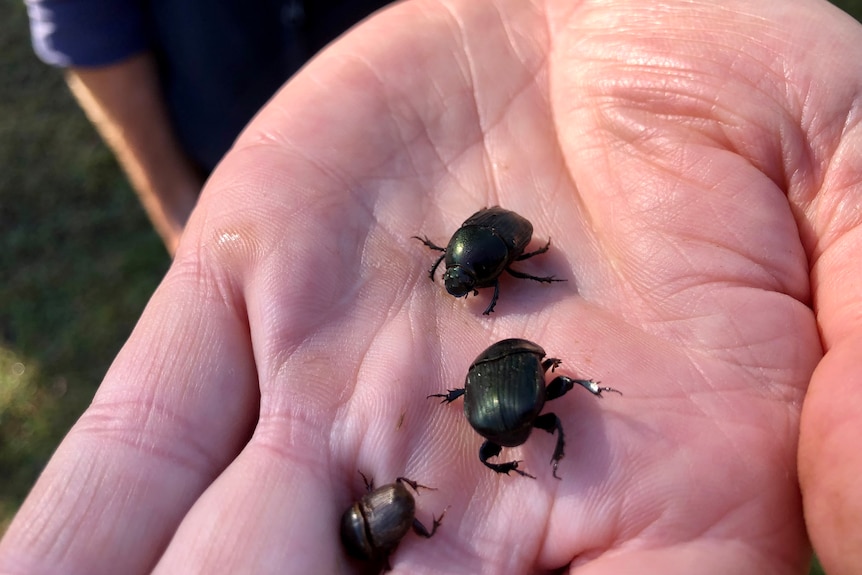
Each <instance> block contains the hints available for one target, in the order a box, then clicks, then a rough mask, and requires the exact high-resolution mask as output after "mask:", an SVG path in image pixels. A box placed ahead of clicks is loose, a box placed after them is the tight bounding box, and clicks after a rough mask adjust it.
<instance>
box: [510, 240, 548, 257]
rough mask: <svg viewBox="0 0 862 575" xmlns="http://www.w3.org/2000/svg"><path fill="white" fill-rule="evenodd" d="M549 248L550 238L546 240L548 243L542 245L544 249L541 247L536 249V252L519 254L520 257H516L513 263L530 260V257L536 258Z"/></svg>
mask: <svg viewBox="0 0 862 575" xmlns="http://www.w3.org/2000/svg"><path fill="white" fill-rule="evenodd" d="M549 247H551V238H548V243H546V244H545V245H544V247H541V248H539V249H537V250H536V251H533V252H530V253H526V254H521V255H519V256H518V257H516V258H515V261H516V262H519V261H522V260H526V259H529V258H531V257H533V256H537V255H539V254H543V253H545V252H546V251H548V248H549Z"/></svg>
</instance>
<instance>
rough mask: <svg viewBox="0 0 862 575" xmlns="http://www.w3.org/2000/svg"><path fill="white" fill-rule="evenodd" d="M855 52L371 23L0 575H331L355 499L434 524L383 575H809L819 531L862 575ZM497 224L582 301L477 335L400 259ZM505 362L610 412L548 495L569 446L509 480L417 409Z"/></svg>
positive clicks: (575, 30) (206, 228) (284, 96)
mask: <svg viewBox="0 0 862 575" xmlns="http://www.w3.org/2000/svg"><path fill="white" fill-rule="evenodd" d="M859 46H862V29H860V27H859V25H858V24H856V23H855V22H854V21H853V20H852V19H851V18H850V17H848V16H846V15H844V14H842V13H841V12H840V11H838V10H837V9H835V8H833V7H831V6H829V5H828V4H826V3H825V2H815V1H813V0H811V1H809V0H797V1H795V2H785V1H780V2H778V1H776V2H763V1H758V2H754V1H752V2H741V1H733V0H731V1H730V2H689V1H686V2H682V1H675V0H668V1H666V2H661V3H654V2H643V1H642V0H630V1H628V2H622V1H620V2H586V1H584V2H573V1H571V0H559V1H552V0H548V1H547V2H528V1H525V0H500V1H497V2H490V1H481V0H460V1H456V0H452V1H449V2H440V1H431V0H428V1H425V0H412V1H411V0H408V2H406V3H404V4H401V5H397V6H395V7H393V8H392V9H390V10H387V11H386V12H384V13H382V14H379V15H378V16H376V17H374V18H372V19H371V20H370V21H367V22H366V23H364V24H362V25H360V26H359V27H358V28H356V29H355V30H354V31H352V32H351V33H349V34H348V36H347V37H345V38H343V39H342V40H340V41H338V42H336V43H335V44H334V45H332V46H330V47H329V48H328V49H327V50H326V51H325V52H324V53H323V54H322V55H321V56H319V57H318V58H317V59H315V60H314V61H313V62H311V63H310V64H309V65H308V66H307V67H306V68H305V69H304V70H303V71H302V72H300V73H299V75H297V76H296V77H295V78H294V79H293V80H291V81H290V82H289V83H288V84H287V85H286V86H285V87H284V89H282V90H281V91H280V92H279V93H278V94H277V95H276V96H274V98H273V99H272V100H271V101H270V103H269V104H268V105H267V106H266V108H264V109H263V111H262V112H261V113H260V114H259V115H258V116H257V117H256V118H255V119H254V121H253V122H252V124H251V125H250V126H249V127H248V128H247V129H246V131H245V132H244V133H243V135H242V136H241V137H240V138H239V140H238V141H237V143H236V145H235V146H234V148H233V150H232V151H231V152H230V153H229V155H228V156H227V157H226V158H225V160H224V162H223V163H222V164H221V165H220V166H219V168H218V169H217V170H216V173H215V174H214V175H213V177H212V178H211V179H210V180H209V182H208V183H207V185H206V188H205V190H204V193H203V196H202V197H201V199H200V202H199V203H198V205H197V207H196V208H195V211H194V212H193V214H192V217H191V219H190V221H189V224H188V227H187V229H186V231H185V232H184V234H183V237H182V240H181V242H180V245H179V248H178V251H177V254H176V258H175V261H174V263H173V266H172V267H171V269H170V271H169V272H168V274H167V276H166V278H165V280H164V282H163V283H162V285H161V286H160V287H159V289H158V290H157V292H156V293H155V295H154V297H153V298H152V301H151V302H150V304H149V305H148V307H147V309H146V311H145V312H144V314H143V316H142V318H141V320H140V322H139V324H138V326H137V328H136V329H135V331H134V333H133V334H132V336H131V338H130V339H129V341H128V343H127V344H126V345H125V347H124V348H123V350H122V351H121V353H120V354H119V356H118V357H117V359H116V361H115V362H114V364H113V365H112V367H111V368H110V370H109V372H108V373H107V375H106V377H105V380H104V383H103V384H102V386H101V387H100V389H99V392H98V394H97V396H96V398H95V400H94V402H93V404H92V406H91V407H90V408H89V409H88V411H87V412H86V414H85V415H84V416H83V417H82V418H81V420H80V421H79V422H78V423H77V424H76V425H75V427H74V428H73V429H72V431H71V432H70V434H69V435H68V436H67V437H66V439H65V440H64V441H63V443H62V445H61V446H60V448H59V449H58V451H57V452H56V454H55V455H54V457H53V458H52V460H51V461H50V463H49V464H48V466H47V468H46V469H45V471H44V473H43V474H42V477H41V478H40V480H39V482H38V483H37V485H36V486H35V488H34V490H33V491H32V493H31V494H30V496H29V498H28V499H27V501H26V502H25V504H24V506H23V507H22V509H21V511H20V512H19V513H18V515H17V517H16V519H15V520H14V522H13V523H12V525H11V526H10V528H9V530H8V532H7V533H6V536H5V538H4V539H3V541H2V543H0V573H14V574H20V573H28V574H29V573H36V574H39V573H49V572H54V573H56V572H62V573H86V574H88V575H93V574H101V573H105V574H108V573H124V574H138V573H141V574H143V573H149V572H151V571H154V572H155V573H190V572H191V573H195V572H199V573H340V572H345V573H349V572H352V570H353V569H354V568H355V564H354V563H350V562H348V560H347V558H346V556H345V554H344V553H343V551H342V549H341V546H340V542H339V518H340V516H341V514H342V513H343V511H344V510H345V509H347V507H348V506H349V505H350V504H351V502H353V501H355V500H356V499H357V498H359V497H361V496H362V493H363V490H362V486H361V484H360V483H359V482H358V479H357V470H362V471H363V473H366V474H368V475H369V476H373V477H375V478H377V479H378V480H379V481H381V482H385V481H392V479H393V478H395V477H399V476H406V477H410V478H411V479H413V480H415V481H418V482H419V483H421V484H423V485H431V486H434V487H435V488H436V490H435V491H428V492H423V493H422V495H421V497H417V515H418V516H420V517H422V518H427V517H430V516H432V514H435V513H439V512H440V510H442V509H447V512H446V518H445V521H444V522H443V524H442V525H441V526H440V528H439V529H438V532H437V533H436V534H435V536H434V537H433V538H432V539H430V540H425V539H424V538H421V537H413V536H409V537H405V538H404V540H403V541H402V543H401V545H400V546H399V547H398V549H397V551H396V552H395V553H394V554H393V555H392V556H391V557H390V558H389V559H390V562H391V565H392V567H393V571H394V572H395V573H418V574H430V573H440V574H442V573H447V574H460V573H463V574H468V573H469V574H475V573H488V574H497V573H530V574H532V573H545V572H549V571H552V570H557V569H562V570H563V571H564V572H566V571H571V572H576V573H578V574H579V575H580V574H584V575H601V574H620V573H640V574H647V575H649V574H653V573H654V574H662V575H667V574H671V573H686V574H688V573H698V574H722V575H724V574H727V573H757V574H767V575H768V574H776V575H778V574H781V575H785V574H788V573H799V574H803V573H805V572H806V571H807V564H808V561H809V557H810V547H809V542H808V537H807V535H806V526H805V523H804V522H803V509H804V516H805V518H806V519H807V522H808V530H809V533H810V537H811V540H812V541H813V543H814V545H815V546H816V548H817V551H818V553H819V554H820V556H821V559H822V562H823V564H824V567H825V568H826V570H827V572H828V573H829V574H830V575H843V574H850V573H860V572H862V544H860V541H862V520H860V515H862V513H860V511H862V488H860V487H859V484H858V477H859V476H860V475H862V450H860V449H859V443H858V441H859V439H858V438H859V437H860V436H862V385H860V382H862V381H861V380H862V363H860V362H862V354H860V353H859V350H860V349H862V345H860V342H862V328H860V318H862V313H860V293H862V281H860V278H862V257H859V256H860V253H862V234H860V233H859V223H860V221H862V220H860V211H859V206H860V205H862V203H860V197H859V196H860V184H859V182H860V181H862V174H860V169H862V152H860V150H862V131H860V129H859V122H858V119H859V118H860V117H862V116H860V109H859V101H860V100H859V94H860V93H862V92H860V86H862V66H860V65H859V63H858V58H852V57H850V55H851V54H856V53H858V51H859ZM492 205H500V206H503V207H506V208H507V209H511V210H514V211H516V212H518V213H519V214H521V215H523V216H524V217H526V218H528V219H529V220H530V221H531V222H532V224H533V226H534V228H535V229H536V230H540V231H541V234H540V236H541V237H537V238H535V239H534V241H533V242H532V243H531V245H530V246H528V248H527V250H528V251H529V250H534V249H537V248H539V247H541V245H543V242H542V241H541V240H544V239H545V238H548V237H551V238H553V245H552V246H551V249H550V250H549V251H548V252H547V253H546V254H545V255H543V256H542V257H541V258H534V259H531V260H529V261H526V262H523V263H522V268H519V269H523V271H524V272H526V273H534V274H537V275H554V276H556V277H559V278H564V279H567V280H568V281H566V282H564V283H559V284H554V285H553V286H543V285H538V284H536V283H535V282H525V281H520V280H517V279H515V278H511V277H508V276H506V275H505V274H504V276H503V277H502V280H501V282H502V284H503V287H502V289H503V290H505V292H504V293H505V299H503V302H504V303H505V306H503V305H502V304H501V305H500V306H499V307H498V309H497V310H496V311H495V313H494V314H493V315H492V316H491V317H484V316H482V311H483V309H485V306H486V305H487V301H488V300H487V299H486V298H488V297H489V296H490V294H488V293H487V292H488V291H490V290H484V291H483V292H482V293H481V294H480V296H477V297H470V298H467V299H466V300H465V299H458V298H453V297H452V296H450V295H449V294H448V293H446V290H445V288H444V287H443V286H442V285H441V284H440V283H439V282H438V283H432V282H430V281H428V265H429V251H428V249H427V248H426V247H425V246H423V245H421V244H420V243H419V242H417V241H416V240H413V239H411V236H414V235H417V234H427V235H428V237H431V238H444V239H443V240H441V241H445V238H448V237H450V236H451V234H452V230H455V229H457V228H458V226H459V225H460V224H461V222H463V221H464V219H465V218H466V217H468V216H469V215H470V214H472V213H474V212H475V211H476V210H478V209H481V208H482V207H484V206H492ZM508 337H521V338H526V339H529V340H531V341H535V342H540V343H541V345H542V347H543V348H544V349H546V350H548V352H549V353H552V354H553V356H554V357H560V358H563V359H564V363H563V364H562V365H560V366H559V367H558V368H557V370H556V373H558V374H563V375H567V376H569V377H573V378H580V377H583V378H587V379H590V378H594V379H596V380H601V382H602V384H603V385H608V386H611V387H613V388H615V389H619V390H621V391H623V392H624V394H625V395H623V396H618V395H613V396H611V397H609V398H606V399H604V400H597V399H596V398H594V397H590V396H589V395H587V394H584V393H581V394H576V393H570V394H567V395H566V396H565V397H561V398H559V399H557V400H555V401H554V405H553V407H554V409H553V411H554V413H556V414H557V415H558V416H559V418H560V420H561V422H562V425H563V426H564V427H565V430H566V450H565V458H563V459H562V460H561V461H560V463H559V476H560V477H561V478H562V479H561V480H559V481H558V480H557V479H555V478H553V477H552V475H551V473H550V470H549V461H548V458H549V457H548V456H549V453H551V452H552V451H553V449H554V447H553V446H554V438H553V437H552V436H550V435H548V434H545V433H541V434H539V433H535V434H533V436H532V437H531V439H530V441H528V442H527V443H525V444H524V445H521V446H518V447H513V448H504V449H503V453H502V454H501V461H509V460H522V461H523V466H524V469H529V470H535V471H540V470H541V471H542V473H538V472H536V473H535V475H536V476H537V477H536V479H530V478H527V477H521V476H516V475H515V474H511V475H510V476H506V475H501V474H497V473H494V472H493V471H491V470H489V469H487V468H486V467H485V466H483V465H482V464H481V463H480V462H479V461H478V459H477V450H478V448H479V445H480V443H481V438H480V437H479V436H478V435H477V434H476V433H475V432H474V431H473V429H472V428H470V426H469V424H468V423H467V421H466V420H465V418H464V414H463V410H462V407H461V405H460V404H452V405H445V406H441V405H439V403H438V402H437V401H436V400H433V399H432V400H426V396H428V395H430V394H434V393H440V392H442V391H443V390H446V389H452V388H456V387H461V386H463V382H464V377H465V375H466V370H467V367H468V366H469V365H470V363H471V362H472V361H473V359H474V358H475V357H476V355H477V354H478V353H480V352H481V351H482V350H483V349H485V348H486V347H487V346H488V345H490V344H491V343H493V342H495V341H497V340H500V339H504V338H508ZM824 354H825V355H824ZM611 399H612V400H611ZM803 401H804V406H803ZM797 453H799V457H797ZM502 458H505V459H502ZM800 481H801V487H802V489H801V492H800Z"/></svg>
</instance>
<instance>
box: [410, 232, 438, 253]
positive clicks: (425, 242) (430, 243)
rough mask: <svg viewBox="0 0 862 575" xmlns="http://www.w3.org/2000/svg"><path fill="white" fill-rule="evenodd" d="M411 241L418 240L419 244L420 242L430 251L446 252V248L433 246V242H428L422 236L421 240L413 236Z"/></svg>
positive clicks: (425, 237) (426, 237) (426, 238)
mask: <svg viewBox="0 0 862 575" xmlns="http://www.w3.org/2000/svg"><path fill="white" fill-rule="evenodd" d="M413 239H414V240H419V241H420V242H422V243H423V244H425V245H426V246H428V247H429V248H431V249H432V250H437V251H438V252H445V251H446V248H441V247H440V246H438V245H437V244H435V243H434V242H432V241H431V240H429V239H428V236H423V237H421V238H420V237H419V236H413Z"/></svg>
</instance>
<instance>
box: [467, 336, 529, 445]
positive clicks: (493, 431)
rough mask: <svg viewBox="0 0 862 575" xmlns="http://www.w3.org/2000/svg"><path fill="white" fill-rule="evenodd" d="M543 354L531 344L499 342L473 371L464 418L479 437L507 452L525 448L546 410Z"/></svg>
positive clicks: (484, 353) (471, 369)
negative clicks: (543, 411) (502, 447)
mask: <svg viewBox="0 0 862 575" xmlns="http://www.w3.org/2000/svg"><path fill="white" fill-rule="evenodd" d="M543 357H545V350H544V349H542V348H541V347H539V346H538V345H536V344H534V343H533V342H531V341H527V340H523V339H509V340H504V341H501V342H498V343H496V344H494V345H492V346H491V347H489V348H488V349H486V350H485V351H484V352H482V354H481V355H479V357H477V358H476V360H475V361H474V362H473V364H472V365H471V366H470V369H469V370H468V372H467V381H466V383H465V385H464V387H465V388H466V393H465V395H464V415H466V416H467V421H469V422H470V425H472V426H473V429H475V430H476V431H477V432H478V433H479V435H481V436H482V437H484V438H486V439H489V440H491V441H493V442H494V443H496V444H498V445H502V446H504V447H515V446H517V445H521V444H523V443H524V442H525V441H527V438H528V437H530V432H532V431H533V422H534V421H535V420H536V417H537V416H538V415H539V413H541V411H542V408H543V407H544V406H545V370H544V369H542V358H543Z"/></svg>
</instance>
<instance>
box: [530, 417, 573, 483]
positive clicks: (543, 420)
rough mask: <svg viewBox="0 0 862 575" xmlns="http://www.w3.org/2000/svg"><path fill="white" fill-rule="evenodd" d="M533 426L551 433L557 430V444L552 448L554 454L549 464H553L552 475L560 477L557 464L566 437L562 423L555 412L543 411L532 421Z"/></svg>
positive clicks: (562, 453)
mask: <svg viewBox="0 0 862 575" xmlns="http://www.w3.org/2000/svg"><path fill="white" fill-rule="evenodd" d="M533 427H535V428H536V429H544V430H545V431H547V432H548V433H550V434H551V435H553V433H554V432H555V431H556V432H557V446H556V447H555V448H554V454H553V455H552V456H551V465H553V466H554V477H555V478H557V479H560V476H559V475H557V464H558V463H559V462H560V460H561V459H562V458H563V456H564V455H565V453H564V449H565V447H566V439H565V435H564V434H563V424H562V423H561V422H560V418H559V417H557V414H556V413H544V414H542V415H540V416H539V417H537V418H536V419H535V420H534V421H533Z"/></svg>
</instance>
